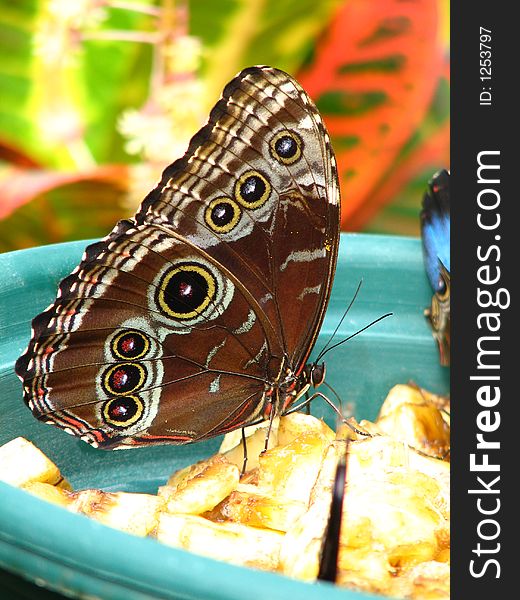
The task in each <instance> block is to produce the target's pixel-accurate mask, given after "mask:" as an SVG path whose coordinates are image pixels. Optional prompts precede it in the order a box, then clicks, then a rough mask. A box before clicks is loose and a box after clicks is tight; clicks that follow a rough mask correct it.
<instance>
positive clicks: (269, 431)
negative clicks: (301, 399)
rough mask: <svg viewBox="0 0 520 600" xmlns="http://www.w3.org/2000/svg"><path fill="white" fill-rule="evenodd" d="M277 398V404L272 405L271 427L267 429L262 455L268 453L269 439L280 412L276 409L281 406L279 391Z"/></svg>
mask: <svg viewBox="0 0 520 600" xmlns="http://www.w3.org/2000/svg"><path fill="white" fill-rule="evenodd" d="M276 398H277V402H276V403H274V402H273V403H272V404H271V413H270V414H269V427H268V428H267V432H266V434H265V444H264V449H263V450H262V452H261V453H260V454H264V452H266V451H267V448H268V446H269V437H270V436H271V430H272V428H273V421H274V418H275V416H276V415H277V414H279V413H278V410H276V407H277V406H279V402H278V400H279V396H278V390H277V391H276Z"/></svg>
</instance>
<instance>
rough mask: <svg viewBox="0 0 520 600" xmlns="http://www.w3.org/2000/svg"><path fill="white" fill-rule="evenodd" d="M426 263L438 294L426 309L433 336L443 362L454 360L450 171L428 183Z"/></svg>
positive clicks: (423, 221) (423, 230)
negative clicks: (451, 290) (452, 352)
mask: <svg viewBox="0 0 520 600" xmlns="http://www.w3.org/2000/svg"><path fill="white" fill-rule="evenodd" d="M421 235H422V242H423V256H424V266H425V268H426V273H427V275H428V279H429V280H430V283H431V286H432V288H433V291H434V294H433V297H432V302H431V306H430V308H428V309H426V311H425V315H426V317H427V318H428V320H429V322H430V324H431V327H432V333H433V337H434V338H435V340H436V341H437V344H438V346H439V355H440V362H441V364H442V365H444V366H448V365H449V364H450V347H451V334H450V322H451V311H450V287H451V275H450V174H449V172H448V171H446V170H442V171H439V172H438V173H435V175H434V176H433V177H432V179H431V181H430V182H429V184H428V190H427V192H426V194H425V195H424V198H423V205H422V211H421Z"/></svg>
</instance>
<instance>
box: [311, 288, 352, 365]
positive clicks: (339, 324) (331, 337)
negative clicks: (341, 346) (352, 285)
mask: <svg viewBox="0 0 520 600" xmlns="http://www.w3.org/2000/svg"><path fill="white" fill-rule="evenodd" d="M362 283H363V280H362V279H361V280H360V282H359V283H358V286H357V289H356V291H355V292H354V296H353V297H352V300H351V301H350V304H349V305H348V306H347V309H346V310H345V312H344V313H343V316H342V317H341V319H340V320H339V323H338V324H337V325H336V329H334V331H333V333H332V335H331V336H330V338H329V339H328V341H327V343H326V344H325V346H323V348H322V350H321V352H320V353H319V354H318V358H317V359H316V362H319V360H320V358H321V357H322V356H323V355H324V354H325V352H326V349H327V346H328V345H329V344H330V343H331V342H332V340H333V339H334V336H335V335H336V333H338V329H339V328H340V327H341V324H342V323H343V321H344V319H345V317H346V316H347V314H348V311H349V310H350V309H351V307H352V305H353V304H354V301H355V300H356V298H357V295H358V294H359V290H360V289H361V285H362Z"/></svg>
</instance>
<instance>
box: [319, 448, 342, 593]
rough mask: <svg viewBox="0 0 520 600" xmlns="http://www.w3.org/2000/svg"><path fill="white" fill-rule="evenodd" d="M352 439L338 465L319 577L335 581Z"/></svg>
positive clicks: (323, 579) (322, 548) (322, 579)
mask: <svg viewBox="0 0 520 600" xmlns="http://www.w3.org/2000/svg"><path fill="white" fill-rule="evenodd" d="M349 443H350V439H349V438H348V437H347V439H346V443H345V453H344V454H343V455H342V456H341V457H340V459H339V461H338V466H337V467H336V475H335V477H334V484H333V487H332V501H331V504H330V512H329V520H328V522H327V526H326V528H325V533H324V536H323V544H322V547H321V557H320V566H319V571H318V579H320V580H321V581H330V582H331V583H335V582H336V579H337V575H338V556H339V546H340V534H341V521H342V518H343V502H344V498H345V484H346V481H347V457H348V449H349Z"/></svg>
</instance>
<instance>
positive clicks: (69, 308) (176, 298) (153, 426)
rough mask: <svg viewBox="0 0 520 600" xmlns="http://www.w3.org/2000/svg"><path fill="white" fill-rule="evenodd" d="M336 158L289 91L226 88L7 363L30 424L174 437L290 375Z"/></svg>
mask: <svg viewBox="0 0 520 600" xmlns="http://www.w3.org/2000/svg"><path fill="white" fill-rule="evenodd" d="M338 229H339V194H338V186H337V179H336V172H335V163H334V157H333V154H332V151H331V150H330V144H329V141H328V136H327V135H326V133H325V130H324V127H323V124H322V122H321V119H320V117H319V115H318V113H317V111H316V109H315V107H314V106H313V105H312V103H311V102H310V100H309V99H308V97H307V95H306V94H305V92H304V91H303V90H302V89H301V88H300V86H299V85H298V84H297V83H296V82H295V81H294V80H293V79H292V78H290V77H289V76H288V75H286V74H284V73H282V72H280V71H277V70H276V69H270V68H268V67H254V68H251V69H246V70H245V71H243V72H242V73H241V74H239V75H238V76H237V77H236V78H235V79H234V80H233V81H232V82H231V83H230V84H229V85H228V86H227V87H226V89H225V90H224V94H223V97H222V99H221V100H220V101H219V102H218V103H217V105H216V106H215V108H214V109H213V111H212V112H211V115H210V119H209V122H208V124H207V125H206V126H205V127H204V128H203V129H202V130H201V131H200V132H199V133H198V134H196V135H195V136H194V138H193V139H192V141H191V143H190V146H189V148H188V151H187V153H186V155H185V156H184V157H183V158H182V159H180V160H178V161H176V162H175V163H173V165H171V166H170V167H168V168H167V169H166V171H165V172H164V174H163V178H162V180H161V182H160V184H159V185H158V186H157V188H156V189H155V190H154V191H153V192H152V193H151V194H150V195H149V196H148V197H147V198H146V200H145V201H144V202H143V204H142V206H141V208H140V210H139V212H138V213H137V215H136V217H135V219H134V220H131V221H123V222H120V223H119V224H118V225H117V226H116V227H115V229H114V231H113V232H112V233H111V234H110V235H109V236H107V238H106V239H105V240H103V241H101V242H99V243H97V244H94V245H92V246H90V247H89V248H87V250H86V253H85V255H84V257H83V260H82V262H81V264H80V265H79V267H78V268H77V269H76V270H75V272H74V273H72V274H71V275H70V276H69V277H68V278H66V279H65V280H64V281H63V282H62V283H61V285H60V289H59V292H58V298H57V299H56V301H55V303H54V304H53V305H51V306H50V307H49V308H48V309H47V311H45V312H44V313H42V314H41V315H39V316H38V317H37V318H36V319H35V320H34V322H33V337H32V340H31V342H30V344H29V347H28V349H27V351H26V353H25V354H24V355H22V357H20V359H19V360H18V362H17V366H16V370H17V373H18V374H19V376H20V377H21V378H22V379H23V381H24V395H25V400H26V402H27V404H28V405H29V407H30V408H31V410H32V411H33V413H34V414H35V415H36V416H37V417H38V418H40V419H43V420H45V421H49V422H52V423H53V424H55V425H58V426H60V427H62V428H64V429H65V430H66V431H68V432H69V433H73V434H75V435H79V436H81V437H83V439H85V440H86V441H88V442H90V443H92V444H94V445H97V446H100V447H118V446H122V445H140V444H150V443H187V442H190V441H196V440H198V439H203V438H206V437H211V436H213V435H217V434H219V433H223V432H225V431H227V430H231V429H234V428H237V427H240V426H244V425H246V424H248V423H251V422H252V421H254V420H258V418H261V417H262V414H263V407H264V403H265V393H266V391H267V390H268V389H269V385H271V384H272V382H273V381H275V379H276V378H277V377H278V376H279V374H280V373H279V372H280V367H281V365H282V361H283V360H285V366H288V367H289V368H290V369H291V370H292V371H297V370H299V369H301V368H302V367H303V364H304V361H305V360H306V358H307V356H308V354H309V352H310V350H311V348H312V345H313V343H314V339H315V337H316V335H317V333H318V329H319V326H320V324H321V321H322V319H323V314H324V311H325V308H326V304H327V300H328V296H329V294H330V286H331V283H332V275H333V271H334V268H335V262H336V254H337V244H338V240H339V235H338Z"/></svg>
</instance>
